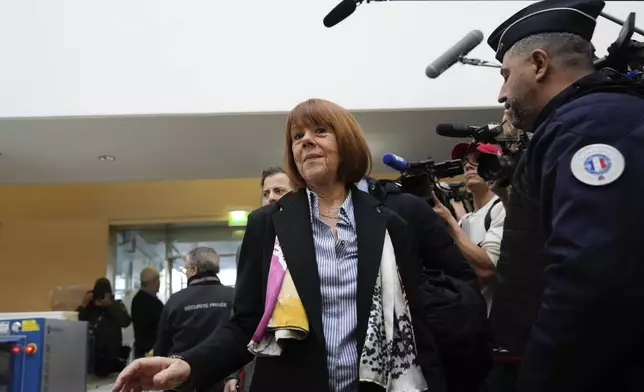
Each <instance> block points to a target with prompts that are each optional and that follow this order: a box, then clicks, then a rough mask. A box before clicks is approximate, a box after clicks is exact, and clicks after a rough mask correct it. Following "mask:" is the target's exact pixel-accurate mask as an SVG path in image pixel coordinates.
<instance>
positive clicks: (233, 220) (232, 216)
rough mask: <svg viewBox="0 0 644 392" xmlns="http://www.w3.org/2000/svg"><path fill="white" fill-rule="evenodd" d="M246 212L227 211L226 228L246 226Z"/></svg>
mask: <svg viewBox="0 0 644 392" xmlns="http://www.w3.org/2000/svg"><path fill="white" fill-rule="evenodd" d="M248 214H249V212H248V211H229V212H228V226H230V227H234V226H246V224H247V223H248Z"/></svg>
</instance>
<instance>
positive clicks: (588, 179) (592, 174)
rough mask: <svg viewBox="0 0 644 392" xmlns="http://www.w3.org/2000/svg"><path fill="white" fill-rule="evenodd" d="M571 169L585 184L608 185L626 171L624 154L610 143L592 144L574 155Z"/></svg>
mask: <svg viewBox="0 0 644 392" xmlns="http://www.w3.org/2000/svg"><path fill="white" fill-rule="evenodd" d="M570 170H571V171H572V174H573V175H574V176H575V178H577V179H578V180H579V181H581V182H583V183H584V184H587V185H593V186H601V185H608V184H610V183H611V182H613V181H615V180H617V179H618V178H619V177H621V175H622V173H623V172H624V156H623V155H622V153H621V152H619V150H618V149H616V148H615V147H613V146H609V145H608V144H590V145H588V146H585V147H582V148H580V149H579V150H578V151H577V152H576V153H575V155H573V157H572V160H571V161H570Z"/></svg>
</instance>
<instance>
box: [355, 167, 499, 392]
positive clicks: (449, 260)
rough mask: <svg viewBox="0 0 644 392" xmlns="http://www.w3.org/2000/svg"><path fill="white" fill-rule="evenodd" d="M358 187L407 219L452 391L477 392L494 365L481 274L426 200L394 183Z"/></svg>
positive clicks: (366, 181)
mask: <svg viewBox="0 0 644 392" xmlns="http://www.w3.org/2000/svg"><path fill="white" fill-rule="evenodd" d="M357 186H358V188H359V189H361V190H362V191H364V192H367V193H370V194H371V195H372V196H374V197H376V198H377V199H379V200H380V201H381V202H382V204H383V205H384V206H385V207H387V208H389V209H391V210H393V211H395V212H396V213H398V215H400V216H401V217H402V218H404V219H405V220H406V221H407V223H408V224H409V225H410V226H411V230H410V231H411V232H413V233H414V234H415V236H416V240H415V241H414V243H415V244H416V245H417V246H418V249H417V252H418V254H419V255H420V257H421V259H422V261H423V277H422V286H421V291H422V295H423V303H424V307H425V309H426V315H427V317H428V319H429V321H430V325H431V326H432V333H433V334H434V339H435V341H436V345H437V347H438V350H439V352H440V356H441V360H442V361H443V366H444V368H445V375H446V379H447V390H448V392H472V391H478V390H479V388H480V385H481V384H482V382H483V381H484V379H485V378H486V376H487V373H488V371H489V369H490V368H491V366H492V344H491V338H490V335H489V330H488V325H487V307H486V303H485V300H484V299H483V297H482V295H481V288H480V285H479V282H478V279H477V276H476V273H475V272H474V270H473V269H472V267H470V265H469V264H468V262H467V261H466V259H465V257H464V256H463V254H462V253H461V252H460V251H459V249H458V247H457V246H456V244H455V243H454V240H453V239H452V237H451V236H450V234H449V231H448V229H447V226H446V225H445V223H444V222H443V220H442V219H441V218H440V217H439V216H438V214H437V213H436V212H435V211H434V210H433V209H432V207H431V206H430V205H429V204H428V203H427V201H425V200H424V199H422V198H420V197H417V196H414V195H411V194H407V193H403V192H402V191H401V190H400V188H399V187H398V186H396V185H395V184H394V183H393V182H391V181H377V180H375V179H373V178H366V179H364V180H362V181H361V182H360V183H358V184H357Z"/></svg>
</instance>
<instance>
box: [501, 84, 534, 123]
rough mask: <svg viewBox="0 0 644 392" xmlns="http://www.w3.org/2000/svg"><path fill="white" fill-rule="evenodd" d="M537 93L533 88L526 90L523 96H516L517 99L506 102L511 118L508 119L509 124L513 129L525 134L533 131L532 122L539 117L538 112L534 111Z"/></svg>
mask: <svg viewBox="0 0 644 392" xmlns="http://www.w3.org/2000/svg"><path fill="white" fill-rule="evenodd" d="M536 96H537V91H536V89H535V88H528V89H527V90H526V91H524V92H523V94H518V95H517V97H515V98H512V99H510V100H509V101H508V104H509V106H510V110H511V113H512V116H511V117H510V124H512V127H514V128H515V129H520V130H523V131H526V132H531V131H533V129H532V128H533V127H534V122H535V120H536V119H537V116H538V115H539V112H538V111H535V110H534V105H531V104H530V103H531V102H535V99H536Z"/></svg>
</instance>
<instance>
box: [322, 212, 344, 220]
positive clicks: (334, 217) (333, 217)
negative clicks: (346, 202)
mask: <svg viewBox="0 0 644 392" xmlns="http://www.w3.org/2000/svg"><path fill="white" fill-rule="evenodd" d="M320 216H323V217H325V218H329V219H338V220H339V219H340V217H338V215H337V214H336V215H335V216H332V215H326V214H323V213H322V212H321V211H320Z"/></svg>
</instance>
